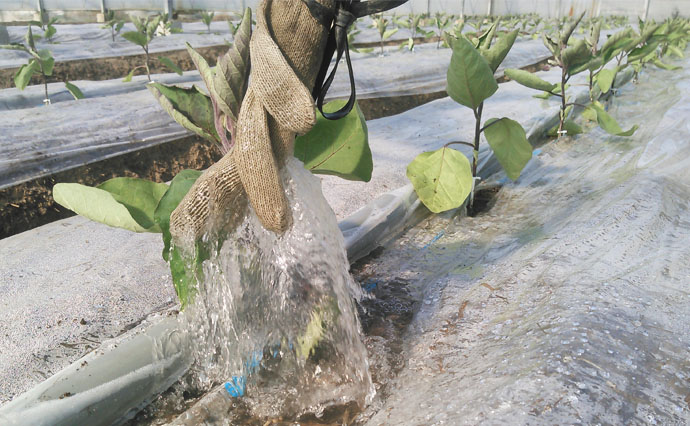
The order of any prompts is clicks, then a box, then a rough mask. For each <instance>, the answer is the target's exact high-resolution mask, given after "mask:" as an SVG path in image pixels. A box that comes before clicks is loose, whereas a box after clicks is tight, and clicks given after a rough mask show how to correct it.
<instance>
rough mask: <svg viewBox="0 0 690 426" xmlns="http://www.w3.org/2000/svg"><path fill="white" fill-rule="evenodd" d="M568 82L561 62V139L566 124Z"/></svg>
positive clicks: (559, 131)
mask: <svg viewBox="0 0 690 426" xmlns="http://www.w3.org/2000/svg"><path fill="white" fill-rule="evenodd" d="M566 81H568V80H567V79H566V67H565V65H564V64H563V62H562V61H561V113H560V114H559V118H560V121H559V123H558V137H559V138H560V137H561V136H562V135H563V134H562V133H561V132H562V131H563V123H564V122H565V108H566V105H565V83H566Z"/></svg>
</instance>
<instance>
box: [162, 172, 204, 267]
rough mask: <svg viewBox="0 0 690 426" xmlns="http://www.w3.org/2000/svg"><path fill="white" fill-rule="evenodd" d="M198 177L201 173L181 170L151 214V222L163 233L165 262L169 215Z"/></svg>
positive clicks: (168, 236)
mask: <svg viewBox="0 0 690 426" xmlns="http://www.w3.org/2000/svg"><path fill="white" fill-rule="evenodd" d="M199 176H201V172H200V171H198V170H182V171H181V172H180V173H178V174H177V175H175V177H174V178H173V180H172V182H170V187H169V188H168V190H167V191H166V192H165V194H164V195H163V197H162V198H161V199H160V201H159V202H158V206H156V210H155V211H154V213H153V220H154V221H155V222H156V224H158V226H159V227H160V229H161V231H162V232H163V244H164V245H165V247H164V248H163V259H165V260H166V261H167V260H168V259H169V257H170V256H169V254H170V242H171V239H172V235H171V234H170V215H171V214H172V212H173V211H174V210H175V209H176V208H177V206H178V205H179V204H180V202H181V201H182V199H183V198H184V197H185V195H187V192H189V188H191V187H192V185H194V182H196V180H197V179H198V178H199Z"/></svg>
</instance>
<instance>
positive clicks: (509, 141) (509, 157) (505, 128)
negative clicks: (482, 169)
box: [484, 117, 532, 180]
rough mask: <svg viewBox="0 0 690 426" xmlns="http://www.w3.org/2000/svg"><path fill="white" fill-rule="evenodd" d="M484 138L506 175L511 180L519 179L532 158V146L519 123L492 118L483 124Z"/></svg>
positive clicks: (504, 118)
mask: <svg viewBox="0 0 690 426" xmlns="http://www.w3.org/2000/svg"><path fill="white" fill-rule="evenodd" d="M485 126H487V127H486V129H485V130H484V136H485V137H486V140H487V141H488V142H489V145H490V146H491V149H492V150H493V151H494V155H496V159H498V162H499V163H501V166H502V167H503V170H505V171H506V175H508V177H509V178H511V179H512V180H517V178H518V177H520V173H521V172H522V169H524V168H525V165H527V162H529V160H530V159H531V158H532V145H531V144H530V143H529V141H528V140H527V135H526V134H525V129H523V128H522V126H521V125H520V123H518V122H517V121H514V120H511V119H509V118H506V117H503V118H501V119H496V118H492V119H491V120H488V121H487V122H486V124H485Z"/></svg>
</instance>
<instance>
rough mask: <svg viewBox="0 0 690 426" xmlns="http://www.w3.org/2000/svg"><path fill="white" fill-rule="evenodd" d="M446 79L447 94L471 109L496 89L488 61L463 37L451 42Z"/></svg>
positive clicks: (496, 85) (475, 107)
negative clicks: (451, 50) (451, 48)
mask: <svg viewBox="0 0 690 426" xmlns="http://www.w3.org/2000/svg"><path fill="white" fill-rule="evenodd" d="M447 80H448V86H447V89H446V90H447V92H448V95H449V96H450V97H451V98H452V99H453V100H454V101H455V102H457V103H459V104H461V105H464V106H466V107H468V108H472V109H473V110H475V109H477V107H478V106H479V105H480V104H481V103H482V102H484V100H485V99H487V98H488V97H489V96H491V95H493V94H494V93H495V92H496V90H498V84H497V83H496V79H495V78H494V73H493V72H492V71H491V68H490V67H489V63H488V62H487V61H486V59H484V57H482V55H481V54H480V53H479V52H478V51H477V49H475V48H474V46H472V44H471V43H470V42H469V41H467V39H465V38H464V37H461V38H459V39H457V40H456V41H455V42H454V43H453V55H452V56H451V58H450V66H449V67H448V75H447Z"/></svg>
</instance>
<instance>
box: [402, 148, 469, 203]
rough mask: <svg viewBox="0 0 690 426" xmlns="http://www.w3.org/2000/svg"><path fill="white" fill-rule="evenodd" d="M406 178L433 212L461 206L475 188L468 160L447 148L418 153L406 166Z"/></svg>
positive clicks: (461, 154) (459, 153)
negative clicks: (473, 187)
mask: <svg viewBox="0 0 690 426" xmlns="http://www.w3.org/2000/svg"><path fill="white" fill-rule="evenodd" d="M407 178H408V179H410V182H412V186H414V189H415V191H416V192H417V196H418V197H419V199H420V200H422V203H424V205H425V206H426V207H427V208H428V209H429V210H431V211H432V212H434V213H441V212H444V211H447V210H451V209H454V208H457V207H460V206H461V205H462V203H464V202H465V200H466V199H467V196H468V195H469V194H470V191H471V190H472V180H473V179H472V170H471V167H470V162H469V160H468V159H467V157H465V154H463V153H462V152H460V151H457V150H454V149H451V148H448V147H443V148H441V149H438V150H436V151H430V152H423V153H421V154H419V155H418V156H417V157H416V158H415V159H414V160H412V162H411V163H410V164H409V165H408V166H407Z"/></svg>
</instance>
